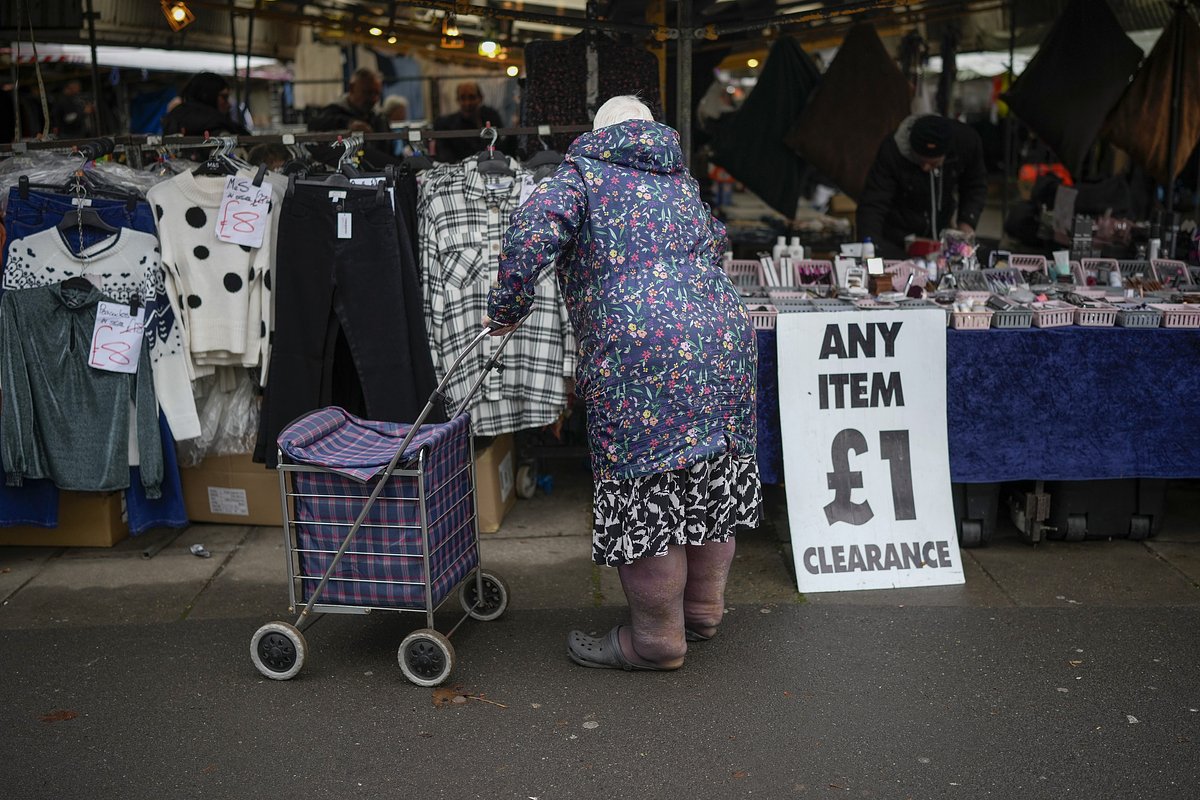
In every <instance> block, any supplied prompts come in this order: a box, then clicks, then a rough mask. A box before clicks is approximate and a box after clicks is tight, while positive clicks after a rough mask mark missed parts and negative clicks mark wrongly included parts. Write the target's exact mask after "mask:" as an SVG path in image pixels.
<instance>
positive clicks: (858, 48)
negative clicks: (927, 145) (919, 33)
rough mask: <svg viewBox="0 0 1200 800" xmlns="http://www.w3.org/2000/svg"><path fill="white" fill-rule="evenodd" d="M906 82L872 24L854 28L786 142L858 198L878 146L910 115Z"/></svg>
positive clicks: (910, 98) (909, 99)
mask: <svg viewBox="0 0 1200 800" xmlns="http://www.w3.org/2000/svg"><path fill="white" fill-rule="evenodd" d="M911 102H912V92H911V90H910V88H909V84H908V79H907V78H905V77H904V73H903V72H901V71H900V67H899V66H897V65H896V61H895V59H893V58H892V56H891V54H890V53H888V51H887V48H885V47H884V46H883V42H882V41H881V40H880V38H879V34H878V33H876V32H875V28H874V27H872V26H871V25H870V24H867V23H862V24H858V25H855V26H854V27H853V28H851V29H850V32H849V33H848V34H847V35H846V39H845V41H843V42H842V46H841V47H839V48H838V51H837V55H836V56H834V58H833V62H832V63H831V64H830V65H829V69H828V70H827V71H826V72H825V75H824V77H823V78H822V79H821V85H820V86H819V87H817V90H816V91H815V92H813V95H812V97H811V98H809V101H808V105H807V106H805V108H804V111H803V112H802V113H801V114H800V118H799V119H797V120H796V124H795V127H794V128H793V129H792V131H791V134H790V135H789V136H788V138H787V143H788V144H789V145H790V146H791V147H792V148H793V149H794V150H795V151H796V153H798V154H799V155H800V156H801V157H802V158H804V159H806V160H808V162H809V163H811V164H812V165H813V166H814V167H816V168H817V169H818V170H820V171H821V172H822V173H824V174H825V175H827V176H828V177H829V178H830V179H831V180H832V181H833V182H834V183H836V184H837V185H838V187H839V188H840V189H841V190H842V191H843V192H845V193H846V194H848V195H850V196H851V197H853V198H855V199H857V198H858V196H859V194H860V193H861V192H862V188H863V185H864V184H865V183H866V181H867V173H868V172H869V171H870V169H871V164H872V163H874V161H875V153H876V152H877V151H878V150H879V145H880V143H881V142H882V141H883V140H884V138H885V137H887V136H888V135H890V134H891V133H892V132H893V131H894V130H896V127H897V126H898V125H899V124H900V123H901V122H903V121H904V118H905V117H907V116H908V114H909V108H910V104H911Z"/></svg>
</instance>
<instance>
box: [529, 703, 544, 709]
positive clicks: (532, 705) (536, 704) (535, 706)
mask: <svg viewBox="0 0 1200 800" xmlns="http://www.w3.org/2000/svg"><path fill="white" fill-rule="evenodd" d="M529 705H530V706H531V707H532V708H541V707H542V704H541V703H530V704H529Z"/></svg>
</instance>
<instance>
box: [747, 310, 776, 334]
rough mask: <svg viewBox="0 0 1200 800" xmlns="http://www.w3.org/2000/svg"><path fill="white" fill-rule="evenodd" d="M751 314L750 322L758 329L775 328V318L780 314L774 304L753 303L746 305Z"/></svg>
mask: <svg viewBox="0 0 1200 800" xmlns="http://www.w3.org/2000/svg"><path fill="white" fill-rule="evenodd" d="M746 313H747V314H749V315H750V324H751V325H753V326H754V329H755V330H756V331H765V330H774V329H775V318H776V317H778V316H779V311H778V309H776V308H775V306H772V305H752V306H747V307H746Z"/></svg>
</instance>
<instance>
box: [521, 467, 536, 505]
mask: <svg viewBox="0 0 1200 800" xmlns="http://www.w3.org/2000/svg"><path fill="white" fill-rule="evenodd" d="M535 494H537V469H536V468H535V466H534V465H533V464H522V465H521V466H519V467H517V497H519V498H521V499H522V500H529V499H530V498H532V497H533V496H534V495H535Z"/></svg>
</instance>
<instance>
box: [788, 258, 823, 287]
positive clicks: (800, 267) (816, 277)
mask: <svg viewBox="0 0 1200 800" xmlns="http://www.w3.org/2000/svg"><path fill="white" fill-rule="evenodd" d="M792 275H793V277H794V278H795V281H794V282H795V284H796V285H797V286H804V285H806V284H810V283H829V282H830V280H831V278H830V276H831V275H833V262H832V261H824V260H821V259H815V258H798V259H796V260H795V261H793V262H792Z"/></svg>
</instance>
